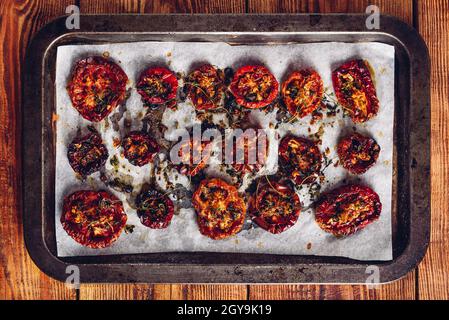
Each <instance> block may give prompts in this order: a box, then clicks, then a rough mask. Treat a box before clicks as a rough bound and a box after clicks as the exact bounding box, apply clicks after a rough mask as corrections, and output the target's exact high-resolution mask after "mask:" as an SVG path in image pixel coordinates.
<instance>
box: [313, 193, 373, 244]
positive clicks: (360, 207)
mask: <svg viewBox="0 0 449 320" xmlns="http://www.w3.org/2000/svg"><path fill="white" fill-rule="evenodd" d="M381 211H382V204H381V203H380V200H379V196H378V194H377V193H376V192H374V191H373V190H372V189H371V188H368V187H365V186H360V185H347V186H343V187H340V188H338V189H335V190H333V191H331V192H329V193H326V194H324V195H323V196H322V197H321V199H320V200H318V202H317V204H316V213H315V220H316V222H317V223H318V225H319V226H320V227H321V229H323V230H324V231H326V232H330V233H332V234H333V235H335V236H337V237H343V236H348V235H351V234H353V233H355V232H357V231H359V230H362V229H363V228H365V227H366V226H367V225H368V224H370V223H371V222H373V221H375V220H377V219H378V218H379V216H380V213H381Z"/></svg>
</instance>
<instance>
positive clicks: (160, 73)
mask: <svg viewBox="0 0 449 320" xmlns="http://www.w3.org/2000/svg"><path fill="white" fill-rule="evenodd" d="M154 82H156V83H155V85H162V88H159V89H160V90H157V88H153V87H150V88H149V87H148V86H149V85H151V84H152V83H154ZM152 89H154V90H156V92H150V90H152ZM177 91H178V78H177V77H176V75H175V74H174V73H173V72H172V71H170V70H168V69H167V68H163V67H154V68H148V69H146V70H145V71H144V72H142V74H141V75H140V77H139V80H138V82H137V92H138V93H139V94H140V95H141V96H142V99H143V100H144V101H145V102H146V103H148V104H151V105H161V104H166V103H169V102H171V101H173V100H175V99H176V94H177ZM174 102H175V103H176V101H174Z"/></svg>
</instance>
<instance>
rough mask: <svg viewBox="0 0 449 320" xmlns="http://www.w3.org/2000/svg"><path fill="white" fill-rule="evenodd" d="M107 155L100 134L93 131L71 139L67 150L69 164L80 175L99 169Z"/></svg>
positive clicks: (83, 175) (86, 174)
mask: <svg viewBox="0 0 449 320" xmlns="http://www.w3.org/2000/svg"><path fill="white" fill-rule="evenodd" d="M108 156H109V153H108V150H107V149H106V147H105V145H104V144H103V141H102V140H101V137H100V135H99V134H98V133H97V132H94V131H92V132H90V133H88V134H87V135H85V136H83V137H80V138H76V139H75V140H73V141H72V143H71V144H69V146H68V150H67V157H68V159H69V163H70V165H71V166H72V168H73V170H74V171H75V172H76V173H78V174H79V175H80V176H82V177H86V176H88V175H90V174H92V173H94V172H96V171H98V170H100V168H101V167H102V166H103V165H104V164H105V162H106V160H107V158H108Z"/></svg>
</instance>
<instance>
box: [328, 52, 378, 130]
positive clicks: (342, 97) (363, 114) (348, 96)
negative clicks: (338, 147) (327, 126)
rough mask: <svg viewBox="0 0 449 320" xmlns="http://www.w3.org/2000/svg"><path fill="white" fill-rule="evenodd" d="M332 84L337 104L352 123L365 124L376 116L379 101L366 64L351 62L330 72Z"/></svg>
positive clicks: (357, 61) (363, 62)
mask: <svg viewBox="0 0 449 320" xmlns="http://www.w3.org/2000/svg"><path fill="white" fill-rule="evenodd" d="M332 82H333V86H334V90H335V94H336V96H337V100H338V102H339V103H340V104H341V105H342V106H343V108H344V111H346V112H349V116H350V117H351V119H352V121H353V122H354V123H363V122H366V121H368V120H370V119H371V118H373V117H375V116H376V115H377V113H378V111H379V99H378V98H377V93H376V88H375V87H374V83H373V80H372V77H371V72H370V67H369V64H368V62H366V61H364V60H353V61H349V62H347V63H345V64H343V65H342V66H340V67H339V68H338V69H336V70H334V71H333V72H332ZM355 98H357V99H355ZM364 102H365V103H364Z"/></svg>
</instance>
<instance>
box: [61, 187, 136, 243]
mask: <svg viewBox="0 0 449 320" xmlns="http://www.w3.org/2000/svg"><path fill="white" fill-rule="evenodd" d="M126 220H127V216H126V214H125V211H124V209H123V204H122V202H121V201H120V200H119V199H118V198H117V197H116V196H114V195H113V194H111V193H108V192H106V191H90V190H81V191H76V192H74V193H72V194H70V195H68V196H66V197H65V198H64V204H63V211H62V215H61V224H62V227H63V228H64V230H65V231H66V232H67V234H68V235H69V236H70V237H72V238H73V239H74V240H75V241H76V242H78V243H79V244H81V245H83V246H86V247H89V248H94V249H97V248H105V247H108V246H110V245H111V244H112V243H113V242H115V241H116V240H117V239H118V237H119V236H120V234H121V232H122V230H123V228H124V227H125V225H126Z"/></svg>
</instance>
